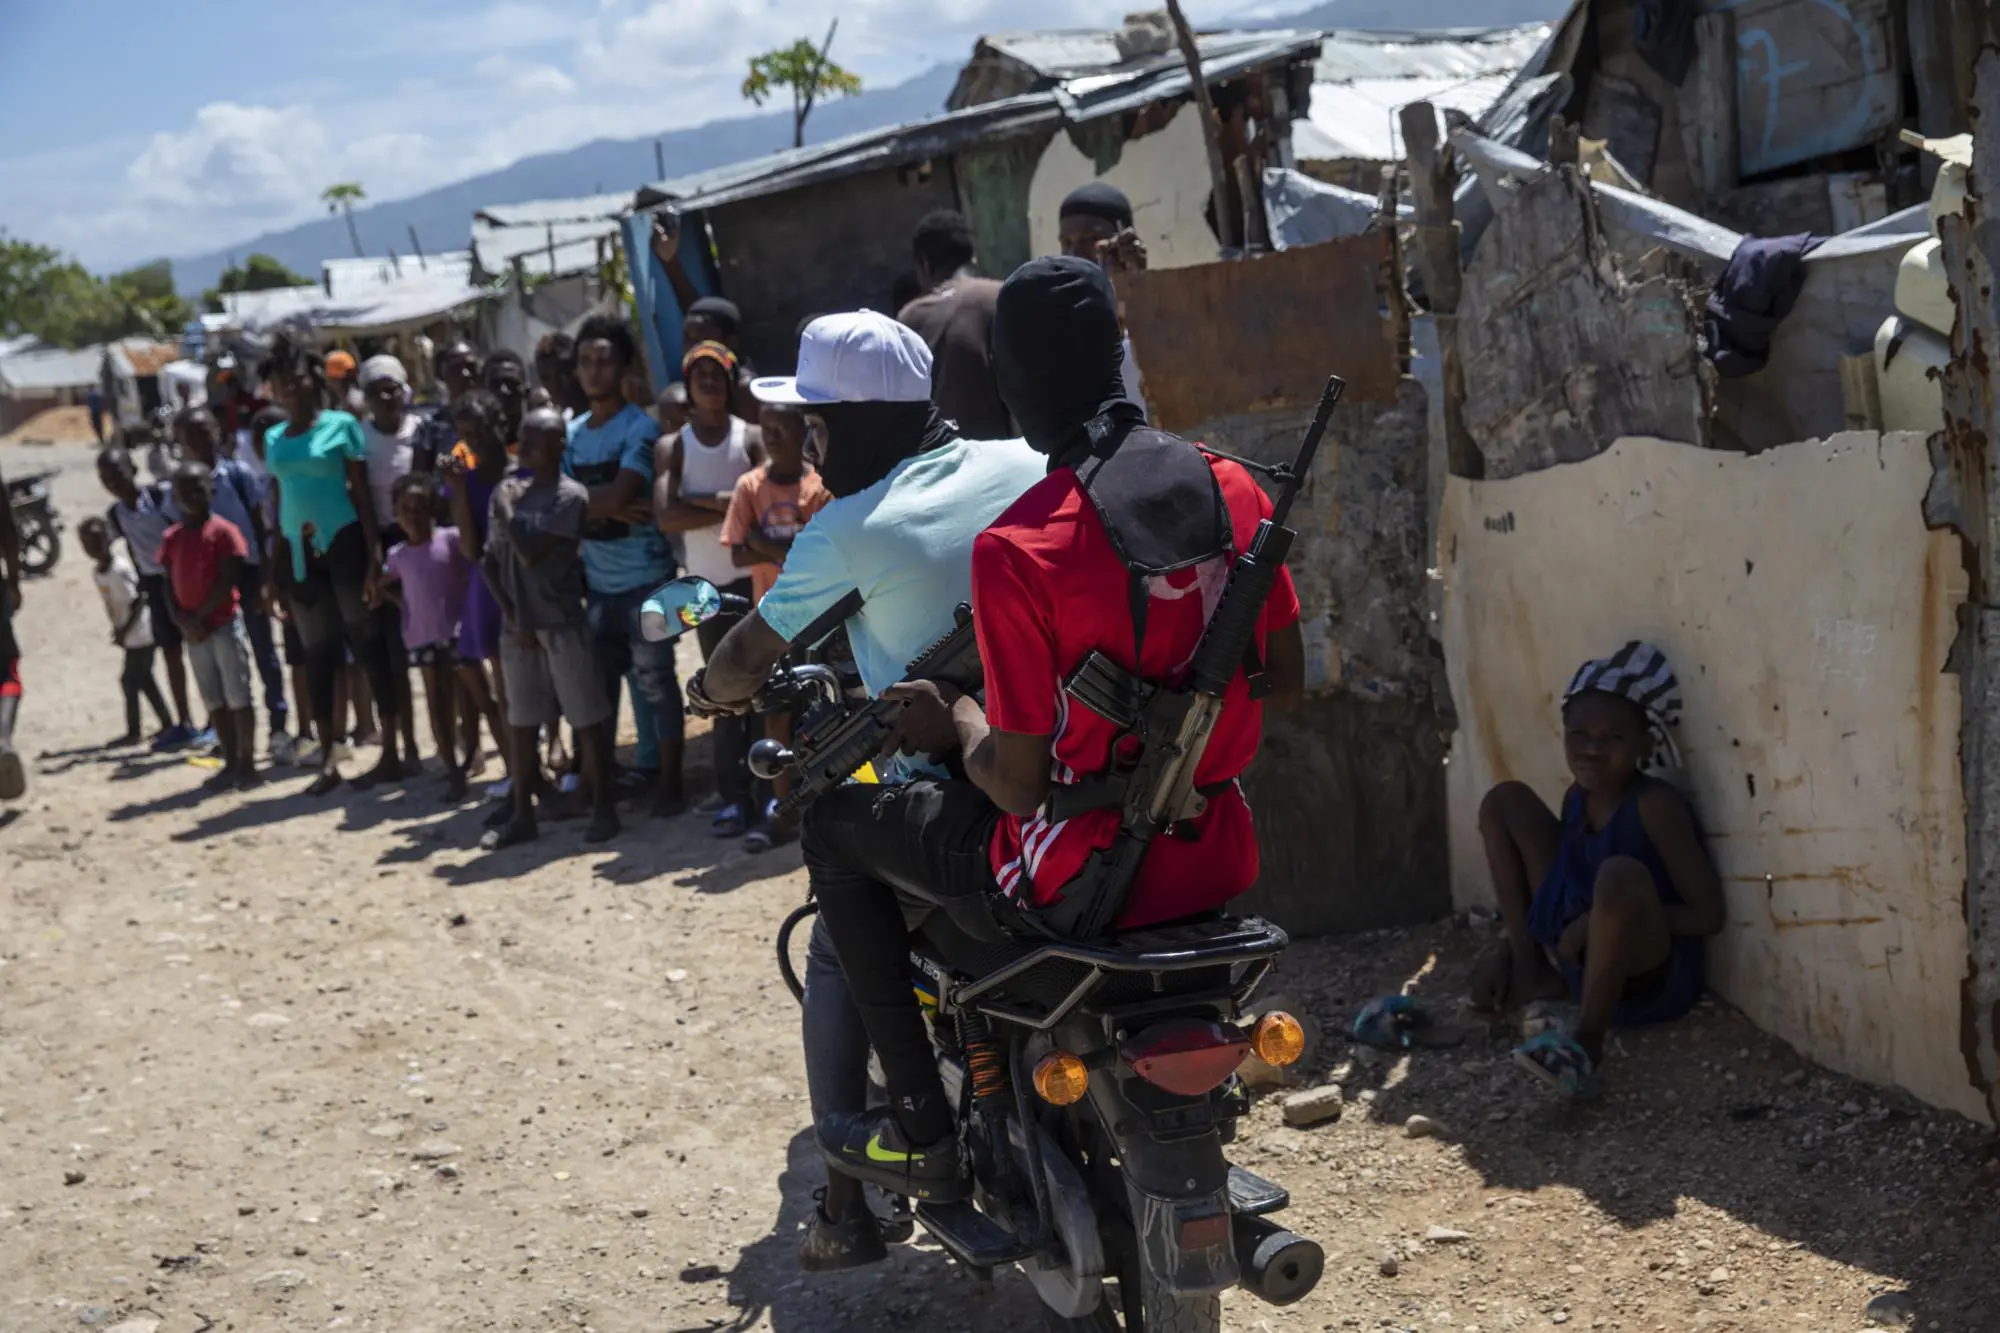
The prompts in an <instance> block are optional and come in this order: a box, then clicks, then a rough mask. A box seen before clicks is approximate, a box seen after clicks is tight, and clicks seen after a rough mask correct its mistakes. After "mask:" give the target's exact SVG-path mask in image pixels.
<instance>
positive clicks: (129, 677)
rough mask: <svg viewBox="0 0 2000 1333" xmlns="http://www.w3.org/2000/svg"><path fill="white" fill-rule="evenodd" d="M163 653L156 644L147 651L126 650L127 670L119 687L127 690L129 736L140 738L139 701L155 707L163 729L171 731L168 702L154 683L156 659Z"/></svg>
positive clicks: (126, 722) (127, 730)
mask: <svg viewBox="0 0 2000 1333" xmlns="http://www.w3.org/2000/svg"><path fill="white" fill-rule="evenodd" d="M158 651H159V649H157V648H155V647H154V646H153V645H152V644H150V643H149V644H147V645H146V646H145V647H144V648H127V649H126V650H125V670H124V673H123V674H122V675H120V676H119V678H118V683H119V684H120V685H122V686H123V687H124V689H125V734H126V735H127V736H137V735H138V734H139V701H140V700H141V699H144V700H146V701H147V702H148V703H150V704H152V705H153V716H155V717H157V718H159V719H160V725H161V726H162V727H171V726H172V725H173V724H174V719H173V717H172V716H171V715H170V714H169V713H168V712H167V701H166V699H165V698H164V697H163V696H162V695H161V694H160V686H159V683H158V682H157V681H155V680H154V679H153V655H154V654H155V653H157V652H158Z"/></svg>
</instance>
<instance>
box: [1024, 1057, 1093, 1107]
mask: <svg viewBox="0 0 2000 1333" xmlns="http://www.w3.org/2000/svg"><path fill="white" fill-rule="evenodd" d="M1089 1087H1090V1071H1089V1070H1088V1069H1086V1068H1084V1065H1083V1061H1081V1060H1079V1059H1077V1058H1076V1057H1075V1056H1074V1055H1071V1054H1070V1053H1069V1052H1068V1051H1050V1052H1049V1053H1048V1054H1047V1055H1045V1056H1043V1057H1042V1058H1041V1059H1040V1060H1039V1061H1038V1062H1037V1063H1036V1065H1035V1092H1036V1093H1037V1094H1038V1095H1039V1096H1040V1097H1041V1099H1042V1100H1043V1101H1045V1102H1047V1103H1048V1104H1049V1105H1050V1106H1072V1105H1074V1104H1076V1103H1077V1102H1080V1101H1082V1100H1083V1094H1084V1093H1085V1092H1086V1091H1087V1090H1088V1089H1089Z"/></svg>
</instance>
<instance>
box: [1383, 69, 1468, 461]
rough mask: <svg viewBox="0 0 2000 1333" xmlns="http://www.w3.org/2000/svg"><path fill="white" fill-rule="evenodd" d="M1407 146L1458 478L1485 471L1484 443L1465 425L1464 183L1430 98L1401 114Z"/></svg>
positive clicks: (1419, 265) (1448, 449)
mask: <svg viewBox="0 0 2000 1333" xmlns="http://www.w3.org/2000/svg"><path fill="white" fill-rule="evenodd" d="M1399 118H1400V120H1401V122H1402V129H1403V146H1404V147H1405V148H1406V149H1407V150H1408V152H1409V155H1410V196H1411V198H1412V199H1413V200H1414V201H1415V203H1416V210H1417V230H1416V236H1415V240H1416V248H1415V251H1414V257H1415V263H1416V269H1417V276H1418V277H1420V278H1422V279H1423V283H1424V293H1425V295H1426V296H1427V297H1429V299H1430V305H1431V314H1432V316H1433V318H1434V319H1435V320H1436V322H1437V335H1438V358H1439V362H1440V365H1439V373H1440V377H1441V379H1442V382H1443V385H1444V402H1443V403H1441V404H1440V405H1439V415H1440V416H1441V417H1442V418H1443V421H1444V438H1445V467H1446V470H1447V471H1448V472H1450V474H1451V475H1452V476H1454V477H1480V476H1484V475H1485V466H1486V465H1485V462H1484V460H1482V459H1481V458H1480V455H1479V446H1478V445H1477V444H1475V443H1474V442H1473V439H1472V433H1471V432H1470V431H1469V430H1467V429H1466V426H1465V368H1464V362H1463V360H1462V359H1461V357H1460V356H1459V351H1458V301H1459V289H1460V285H1461V280H1462V274H1461V273H1460V270H1459V267H1458V256H1459V239H1460V238H1459V226H1458V222H1457V219H1455V218H1454V217H1453V216H1452V192H1453V191H1454V190H1455V189H1456V188H1457V185H1458V164H1457V159H1455V158H1454V157H1453V156H1452V154H1451V153H1450V152H1449V151H1445V150H1444V149H1443V148H1442V147H1441V145H1440V144H1439V142H1438V117H1437V111H1436V109H1435V108H1434V107H1432V105H1431V104H1430V103H1429V102H1413V103H1411V104H1410V105H1408V106H1406V107H1404V108H1403V110H1402V113H1401V115H1400V117H1399Z"/></svg>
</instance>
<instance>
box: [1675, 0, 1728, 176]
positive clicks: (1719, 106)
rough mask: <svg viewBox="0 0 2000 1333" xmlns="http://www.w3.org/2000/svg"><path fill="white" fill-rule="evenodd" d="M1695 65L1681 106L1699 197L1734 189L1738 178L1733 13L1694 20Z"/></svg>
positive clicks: (1691, 165) (1706, 16)
mask: <svg viewBox="0 0 2000 1333" xmlns="http://www.w3.org/2000/svg"><path fill="white" fill-rule="evenodd" d="M1694 52H1695V54H1694V68H1693V69H1691V70H1690V71H1689V72H1688V98H1687V100H1686V101H1684V102H1683V103H1682V104H1681V106H1680V110H1681V113H1682V122H1681V123H1682V127H1683V130H1684V131H1685V132H1686V133H1685V136H1684V137H1685V138H1686V140H1687V141H1688V142H1687V150H1688V166H1689V170H1690V171H1692V172H1693V174H1694V178H1695V184H1696V185H1697V186H1699V187H1700V189H1701V194H1702V197H1703V198H1704V199H1714V198H1716V197H1717V196H1719V195H1721V194H1722V193H1723V192H1724V191H1727V190H1733V189H1735V188H1736V182H1737V181H1738V180H1739V179H1741V177H1742V167H1741V165H1740V163H1741V156H1740V154H1739V152H1738V138H1737V136H1738V133H1739V131H1738V130H1737V128H1736V16H1735V15H1734V14H1732V13H1730V12H1729V11H1727V10H1723V11H1722V12H1721V13H1717V14H1703V15H1702V16H1701V17H1700V18H1698V19H1696V20H1695V24H1694Z"/></svg>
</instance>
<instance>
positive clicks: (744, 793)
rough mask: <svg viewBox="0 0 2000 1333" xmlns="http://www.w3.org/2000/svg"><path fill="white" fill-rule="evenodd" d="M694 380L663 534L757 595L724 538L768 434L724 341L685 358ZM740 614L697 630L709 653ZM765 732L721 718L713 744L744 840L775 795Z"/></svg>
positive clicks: (750, 720) (687, 569) (717, 581)
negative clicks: (762, 758) (740, 386)
mask: <svg viewBox="0 0 2000 1333" xmlns="http://www.w3.org/2000/svg"><path fill="white" fill-rule="evenodd" d="M681 377H682V379H683V380H685V381H686V383H687V395H688V424H687V425H686V426H684V427H682V428H681V432H680V435H679V436H678V437H677V438H676V439H675V441H674V445H673V449H672V453H671V456H670V457H669V458H667V459H666V460H665V466H664V467H662V468H661V469H660V476H659V481H658V483H657V485H658V486H659V487H660V490H661V494H660V495H659V496H658V497H657V498H656V502H655V505H654V509H655V512H656V513H657V515H658V518H659V524H660V528H661V530H662V531H663V532H668V533H675V532H678V533H680V534H682V537H683V539H684V540H685V541H686V543H687V555H686V558H685V562H684V566H683V572H684V573H686V574H689V575H693V576H694V577H697V578H704V579H707V580H708V581H709V582H710V583H713V584H714V585H715V586H716V587H718V588H720V589H722V591H724V592H726V593H733V594H735V595H736V596H739V597H742V598H743V599H744V600H745V601H746V602H747V601H748V600H749V598H750V593H751V587H750V576H749V571H748V570H744V569H738V568H737V567H736V562H735V559H734V557H733V556H732V555H731V553H730V549H729V548H728V547H727V546H725V545H723V543H722V519H723V516H724V515H725V514H727V513H728V512H729V502H730V499H731V497H733V496H734V495H735V493H736V482H737V480H738V479H739V478H741V477H742V476H743V475H744V474H745V473H747V472H749V471H750V470H751V469H752V468H755V467H760V466H762V465H763V463H764V461H765V454H764V442H763V435H762V432H760V431H759V430H758V428H757V427H755V426H753V425H751V424H749V423H748V422H746V421H744V420H743V419H742V418H741V417H737V416H733V415H731V414H730V410H729V402H730V386H731V385H732V384H734V383H735V378H736V355H735V353H733V352H731V351H730V350H729V349H728V348H727V347H724V346H723V345H722V344H721V343H717V342H701V343H696V344H695V345H694V346H693V347H690V348H689V349H688V352H687V355H686V356H684V357H683V358H681ZM739 619H741V617H740V616H735V615H721V616H717V617H715V618H714V619H713V620H711V621H709V622H707V623H706V624H704V625H702V626H701V628H700V629H699V630H698V631H697V637H698V638H699V640H700V643H701V651H702V658H703V660H704V661H705V660H706V659H707V657H708V654H709V653H711V652H712V651H714V649H715V645H716V644H718V643H720V642H722V636H723V635H724V634H726V633H728V632H729V628H730V627H731V626H732V625H734V624H735V623H736V622H737V621H738V620H739ZM760 731H761V727H760V726H759V725H758V721H757V719H756V718H754V717H745V716H737V717H730V718H726V719H718V720H717V722H716V725H715V731H714V737H713V745H714V751H713V752H714V755H715V789H716V793H717V794H718V795H719V796H721V798H722V808H721V809H720V810H718V811H717V812H716V816H715V823H714V830H713V831H714V833H715V836H716V837H718V838H738V837H742V836H743V834H744V833H746V832H748V831H749V829H750V828H751V826H752V825H753V824H758V825H761V824H762V823H763V822H764V820H765V818H766V809H765V807H766V805H767V804H768V801H767V799H766V798H767V796H768V793H766V792H764V791H763V790H762V787H763V784H761V783H753V782H752V781H751V778H750V768H749V762H748V761H749V755H750V744H751V742H752V741H753V740H754V739H756V733H758V732H760Z"/></svg>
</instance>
